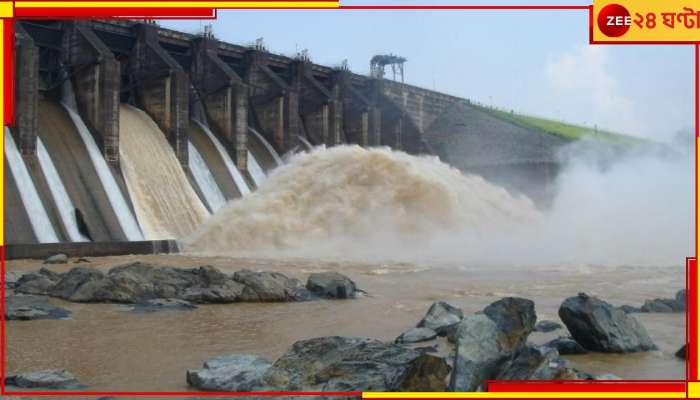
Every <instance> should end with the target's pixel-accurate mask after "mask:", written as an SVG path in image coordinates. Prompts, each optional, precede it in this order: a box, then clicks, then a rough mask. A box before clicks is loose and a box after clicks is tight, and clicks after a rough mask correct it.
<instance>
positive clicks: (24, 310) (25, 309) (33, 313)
mask: <svg viewBox="0 0 700 400" xmlns="http://www.w3.org/2000/svg"><path fill="white" fill-rule="evenodd" d="M48 300H49V299H48V298H47V297H43V296H33V295H28V296H24V295H23V296H7V297H5V319H7V320H23V321H26V320H35V319H60V318H66V317H68V316H69V315H70V314H71V313H70V311H68V310H66V309H63V308H60V307H56V306H53V305H51V304H50V303H49V301H48Z"/></svg>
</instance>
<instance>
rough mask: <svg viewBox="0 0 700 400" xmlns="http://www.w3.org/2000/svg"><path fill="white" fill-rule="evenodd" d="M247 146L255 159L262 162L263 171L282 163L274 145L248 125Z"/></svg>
mask: <svg viewBox="0 0 700 400" xmlns="http://www.w3.org/2000/svg"><path fill="white" fill-rule="evenodd" d="M248 133H249V135H248V139H249V140H248V148H249V150H250V151H251V152H253V154H255V156H256V159H257V160H258V161H259V162H260V163H261V164H262V167H263V169H264V170H265V171H269V170H271V169H273V168H275V167H278V166H280V165H282V164H283V162H282V158H281V157H280V156H279V154H277V151H275V149H274V147H272V145H271V144H270V143H268V141H267V140H265V138H264V137H263V136H262V135H261V134H260V133H259V132H258V131H256V130H255V129H253V128H252V127H248Z"/></svg>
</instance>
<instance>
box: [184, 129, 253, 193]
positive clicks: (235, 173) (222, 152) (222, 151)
mask: <svg viewBox="0 0 700 400" xmlns="http://www.w3.org/2000/svg"><path fill="white" fill-rule="evenodd" d="M193 121H194V123H195V124H197V126H199V128H201V129H202V131H204V132H205V133H206V135H207V137H208V139H209V140H210V141H211V142H212V143H213V144H214V147H215V148H216V151H217V153H218V155H219V157H220V158H221V159H222V160H223V162H224V164H225V165H226V169H227V171H228V173H229V175H230V177H231V179H233V182H234V183H235V184H236V188H237V189H238V192H239V193H240V194H241V196H245V195H247V194H248V193H250V187H248V183H246V181H245V178H243V175H242V174H241V172H240V171H239V170H238V168H236V164H235V163H234V162H233V159H231V156H230V155H229V153H228V152H227V151H226V148H225V147H224V145H223V144H221V142H220V141H219V139H218V138H217V137H216V135H214V133H212V131H211V130H210V129H209V127H208V126H206V125H205V124H203V123H201V122H200V121H197V120H193Z"/></svg>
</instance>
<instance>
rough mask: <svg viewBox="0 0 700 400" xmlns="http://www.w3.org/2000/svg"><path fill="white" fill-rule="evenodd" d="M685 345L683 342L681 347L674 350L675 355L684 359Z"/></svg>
mask: <svg viewBox="0 0 700 400" xmlns="http://www.w3.org/2000/svg"><path fill="white" fill-rule="evenodd" d="M685 346H686V345H685V344H684V345H683V347H681V348H680V349H678V351H677V352H676V357H678V358H680V359H683V360H685V357H686V356H685Z"/></svg>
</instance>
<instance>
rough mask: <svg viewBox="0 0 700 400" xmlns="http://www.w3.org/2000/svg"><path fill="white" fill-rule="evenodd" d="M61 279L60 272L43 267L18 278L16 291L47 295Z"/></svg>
mask: <svg viewBox="0 0 700 400" xmlns="http://www.w3.org/2000/svg"><path fill="white" fill-rule="evenodd" d="M60 279H61V275H60V274H57V273H56V272H53V271H50V270H48V269H46V268H42V269H40V270H39V271H34V272H28V273H26V274H23V275H22V276H21V277H20V278H19V279H18V280H17V283H16V285H15V291H17V292H19V293H25V294H38V295H46V294H48V293H49V290H50V289H51V288H52V287H53V286H54V285H56V282H58V281H59V280H60Z"/></svg>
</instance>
